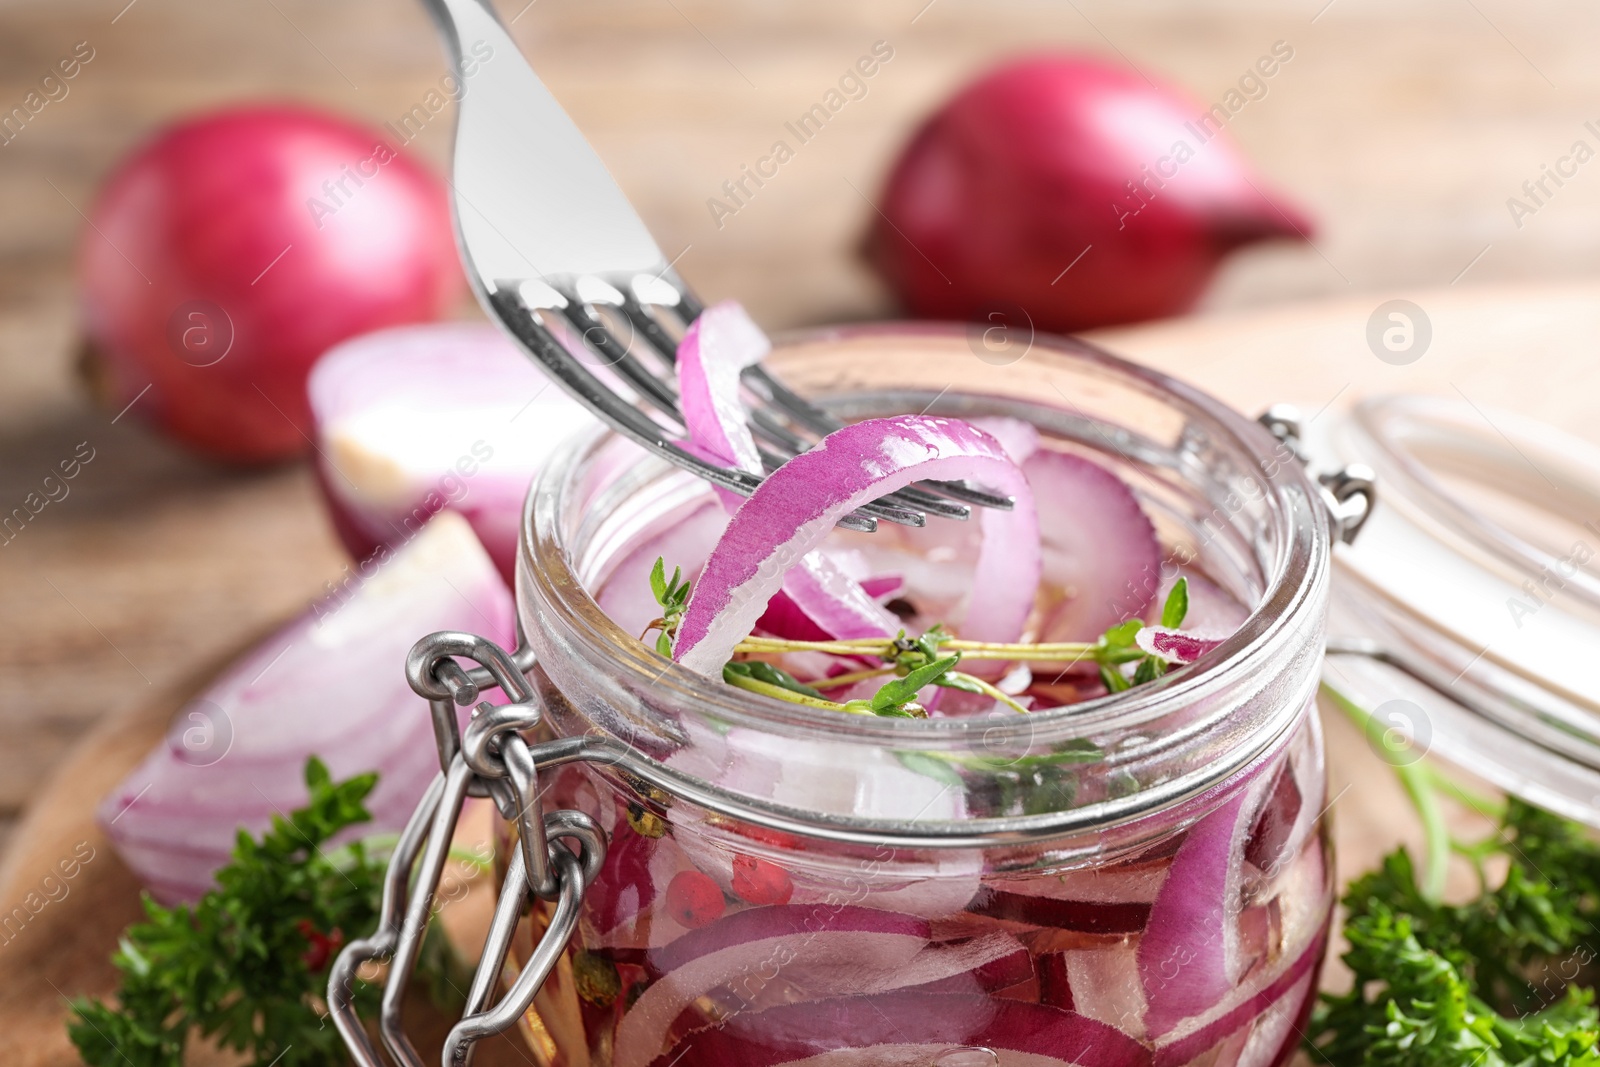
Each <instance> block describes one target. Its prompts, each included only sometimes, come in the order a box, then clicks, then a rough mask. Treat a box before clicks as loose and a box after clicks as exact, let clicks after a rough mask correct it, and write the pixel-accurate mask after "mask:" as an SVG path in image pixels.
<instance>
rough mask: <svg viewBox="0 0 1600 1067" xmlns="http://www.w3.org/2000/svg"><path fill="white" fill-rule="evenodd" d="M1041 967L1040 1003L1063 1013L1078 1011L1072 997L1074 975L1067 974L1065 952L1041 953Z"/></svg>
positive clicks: (1039, 963) (1039, 961) (1039, 960)
mask: <svg viewBox="0 0 1600 1067" xmlns="http://www.w3.org/2000/svg"><path fill="white" fill-rule="evenodd" d="M1038 965H1039V1003H1040V1004H1048V1005H1050V1006H1051V1007H1052V1008H1060V1009H1061V1010H1062V1011H1074V1010H1076V1007H1075V1004H1076V1001H1075V998H1074V997H1073V995H1072V975H1071V974H1069V973H1068V972H1067V954H1066V953H1065V952H1041V953H1040V954H1039V958H1038Z"/></svg>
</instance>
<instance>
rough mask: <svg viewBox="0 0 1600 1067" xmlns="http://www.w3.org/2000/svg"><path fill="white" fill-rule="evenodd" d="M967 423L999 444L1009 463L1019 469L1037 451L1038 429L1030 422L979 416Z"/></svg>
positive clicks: (1001, 416)
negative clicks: (1008, 458)
mask: <svg viewBox="0 0 1600 1067" xmlns="http://www.w3.org/2000/svg"><path fill="white" fill-rule="evenodd" d="M967 421H968V422H970V423H972V425H974V426H976V427H977V428H978V429H980V430H982V431H983V432H984V433H986V434H988V435H989V436H990V437H993V438H994V439H995V440H996V441H999V442H1000V447H1001V448H1004V449H1005V450H1006V455H1008V456H1010V457H1011V462H1013V463H1015V464H1017V465H1018V466H1019V467H1020V466H1021V465H1022V464H1024V463H1026V462H1027V461H1028V457H1029V456H1032V455H1033V454H1034V453H1035V452H1037V451H1039V428H1038V427H1037V426H1035V425H1034V424H1033V423H1031V422H1024V421H1023V420H1022V419H1013V418H1010V417H1009V416H1006V415H980V416H979V417H978V418H975V419H968V420H967Z"/></svg>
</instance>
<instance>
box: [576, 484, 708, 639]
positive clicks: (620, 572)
mask: <svg viewBox="0 0 1600 1067" xmlns="http://www.w3.org/2000/svg"><path fill="white" fill-rule="evenodd" d="M727 528H728V513H727V512H726V511H724V510H723V508H722V505H721V504H720V503H718V502H717V501H715V500H707V499H700V500H697V501H695V502H694V503H692V504H689V505H686V506H684V507H682V508H679V509H676V510H674V511H673V512H672V513H670V514H668V515H664V516H662V519H661V521H660V523H659V524H657V525H652V527H651V532H650V533H649V534H647V535H646V536H644V537H643V538H641V539H640V541H639V543H638V544H637V545H636V546H633V547H631V548H629V549H627V550H626V551H625V553H624V554H623V555H622V558H621V559H620V560H619V561H618V562H617V563H616V564H615V565H614V566H613V567H612V568H611V571H610V573H609V574H608V575H606V577H605V580H604V581H603V582H602V583H601V584H600V591H599V593H597V594H596V595H595V602H596V603H597V604H599V605H600V610H602V611H604V612H605V613H606V615H607V616H609V617H610V619H611V621H613V622H615V623H616V624H617V625H618V626H620V627H621V628H622V629H623V630H625V631H627V632H628V633H630V634H634V635H635V636H637V635H638V634H640V633H642V632H643V631H644V628H645V627H646V626H648V625H649V624H650V623H651V622H652V621H653V620H655V619H656V618H658V617H659V616H660V615H661V605H659V604H657V603H656V600H655V597H654V596H652V595H651V593H650V570H651V568H653V567H654V566H655V563H656V560H658V559H659V560H662V561H663V563H664V564H665V566H666V568H667V577H669V578H670V577H671V576H672V569H673V568H674V567H680V568H682V570H683V578H684V580H685V581H688V582H693V581H695V580H696V579H697V578H699V576H700V569H701V568H702V567H704V566H705V562H706V557H708V556H709V555H711V550H712V549H713V548H714V547H715V546H716V543H717V539H718V538H719V537H721V536H722V531H724V530H726V529H727Z"/></svg>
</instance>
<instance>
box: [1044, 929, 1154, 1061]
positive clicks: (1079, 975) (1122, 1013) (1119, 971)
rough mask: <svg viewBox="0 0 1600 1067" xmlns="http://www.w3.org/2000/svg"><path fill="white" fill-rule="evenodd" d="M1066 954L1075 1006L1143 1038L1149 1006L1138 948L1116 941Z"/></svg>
mask: <svg viewBox="0 0 1600 1067" xmlns="http://www.w3.org/2000/svg"><path fill="white" fill-rule="evenodd" d="M1064 955H1065V957H1066V959H1065V961H1064V963H1065V966H1066V971H1067V981H1068V983H1069V985H1070V987H1071V990H1072V1001H1073V1005H1074V1010H1076V1011H1078V1012H1081V1013H1082V1014H1084V1015H1087V1016H1088V1017H1089V1018H1091V1019H1097V1020H1099V1021H1100V1022H1103V1023H1105V1024H1106V1025H1107V1026H1114V1027H1116V1028H1117V1029H1118V1030H1121V1031H1122V1032H1123V1033H1125V1034H1127V1035H1128V1036H1129V1037H1136V1038H1139V1039H1140V1040H1143V1039H1144V1037H1145V1033H1146V1026H1145V1015H1146V1013H1147V1011H1148V1009H1147V1007H1146V1005H1145V998H1144V989H1143V987H1142V986H1141V984H1140V982H1139V959H1138V953H1137V951H1136V950H1135V949H1134V948H1133V947H1132V946H1130V945H1127V944H1113V945H1099V946H1095V947H1093V948H1085V949H1072V950H1069V951H1067V952H1066V953H1064Z"/></svg>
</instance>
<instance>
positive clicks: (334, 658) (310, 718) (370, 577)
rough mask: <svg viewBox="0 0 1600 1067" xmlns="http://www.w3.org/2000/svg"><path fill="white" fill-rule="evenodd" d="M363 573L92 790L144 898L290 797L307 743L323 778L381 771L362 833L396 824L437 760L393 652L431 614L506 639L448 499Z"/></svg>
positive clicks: (506, 626) (217, 856) (220, 859)
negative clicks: (118, 779)
mask: <svg viewBox="0 0 1600 1067" xmlns="http://www.w3.org/2000/svg"><path fill="white" fill-rule="evenodd" d="M379 561H381V562H379ZM361 573H362V574H363V575H364V576H366V577H365V581H364V582H363V583H362V584H361V585H360V587H359V588H357V589H355V590H354V591H353V592H352V593H351V594H350V595H349V597H348V599H345V600H344V601H342V602H330V601H324V602H322V603H319V604H318V605H316V606H315V607H313V608H312V610H310V611H308V612H307V613H306V614H304V615H302V616H301V617H300V618H298V619H296V620H295V621H294V622H291V623H290V624H289V625H288V626H286V627H285V628H284V629H282V630H280V631H278V632H277V633H276V634H274V635H273V636H271V637H269V638H267V640H266V641H264V642H262V643H261V644H260V645H258V646H257V647H256V648H255V649H253V650H252V651H250V652H249V653H247V654H246V655H245V656H244V657H243V658H242V659H240V660H239V661H238V662H236V663H234V664H233V665H232V666H231V667H229V668H228V669H227V670H226V671H224V672H223V674H222V675H221V677H219V678H218V679H217V680H216V681H215V682H213V683H212V684H211V686H210V687H209V688H208V689H206V690H205V691H204V692H203V693H201V694H200V695H199V696H198V697H196V698H195V699H194V700H192V701H190V702H189V703H188V704H187V705H185V706H184V707H183V708H182V709H180V710H179V712H178V715H177V717H176V718H175V719H174V721H173V724H172V727H171V729H170V730H169V731H168V733H167V736H166V739H165V740H164V741H163V742H162V744H161V745H159V746H158V747H157V748H156V749H155V750H154V751H153V752H151V753H150V754H149V755H148V756H147V757H145V760H144V762H143V763H141V764H139V766H138V767H136V768H135V769H134V770H133V772H132V773H130V774H129V775H128V777H127V778H126V779H124V780H123V782H122V783H121V784H120V785H119V786H117V788H116V789H114V790H112V791H111V792H110V793H109V794H108V795H107V796H106V798H105V800H104V801H102V802H101V805H100V808H99V811H98V813H97V814H98V818H99V822H100V826H101V828H102V829H104V831H105V833H106V836H107V837H108V838H110V839H111V843H112V845H113V846H114V847H115V848H116V850H117V853H118V855H120V856H121V857H122V859H123V861H124V862H125V863H126V864H127V865H128V866H129V867H130V868H132V870H133V872H134V873H135V874H136V875H138V876H139V878H140V880H141V881H142V882H144V884H145V885H146V886H147V887H148V888H149V889H150V891H151V893H152V895H154V896H155V897H156V898H157V899H160V900H162V901H169V902H170V901H180V900H192V899H194V898H196V897H198V896H199V895H200V894H201V893H203V892H204V891H205V890H206V889H208V888H210V886H211V874H212V872H213V871H215V870H216V869H217V868H218V867H220V866H222V865H223V864H224V863H225V862H227V860H228V857H229V855H230V854H231V852H232V850H233V846H234V838H235V835H236V834H237V833H238V832H239V831H240V830H241V829H243V830H248V831H250V832H251V833H252V834H254V833H258V832H260V831H261V830H263V829H265V828H266V827H267V826H268V825H269V824H270V823H271V822H272V818H273V816H274V815H275V814H281V813H285V812H288V811H290V810H292V809H294V808H297V807H300V806H302V805H303V804H304V803H305V800H306V787H305V782H304V780H303V779H302V777H301V775H302V770H303V768H304V766H305V761H306V757H308V756H311V755H316V756H318V757H320V758H321V759H322V760H323V762H324V763H326V764H327V765H328V768H329V770H331V771H332V772H333V775H334V777H335V778H344V777H348V776H350V775H353V774H360V773H363V772H366V771H377V772H379V775H380V777H379V780H378V785H377V788H376V789H374V790H373V792H372V794H371V796H370V797H369V798H368V799H367V810H368V811H370V812H371V813H372V821H371V822H370V823H365V824H363V825H362V826H360V827H359V828H357V831H358V834H359V835H366V834H373V833H382V832H385V831H395V830H399V829H400V828H401V827H402V826H403V825H405V822H406V819H407V818H408V817H409V816H410V814H411V810H412V808H414V807H415V806H416V804H417V801H418V800H419V799H420V798H421V797H422V793H423V791H424V790H425V789H426V788H427V786H428V783H429V782H430V781H431V780H432V779H433V777H434V775H436V774H437V773H438V771H439V761H438V757H437V755H436V752H435V748H434V742H433V730H432V727H431V726H430V724H429V718H428V713H427V707H426V705H425V704H424V703H423V701H422V700H421V699H420V698H419V697H417V695H416V694H415V693H413V692H412V691H411V687H410V686H409V685H407V684H406V680H405V675H404V672H403V671H401V670H400V665H401V664H403V663H404V662H405V658H406V653H407V651H409V649H410V648H411V645H412V643H413V642H414V641H416V639H417V638H418V637H419V636H420V635H422V634H427V633H432V632H434V631H437V630H473V631H476V632H478V633H482V634H484V635H485V636H486V637H488V638H490V639H491V640H493V641H496V642H498V643H501V644H503V645H509V644H510V642H511V639H512V636H513V624H512V618H513V616H512V605H511V594H510V591H509V590H507V589H506V587H505V583H504V582H502V581H501V580H500V575H499V574H498V573H497V572H496V570H495V568H494V565H493V564H492V563H491V562H490V561H489V557H488V555H486V554H485V552H484V550H483V548H482V546H481V545H480V544H479V543H478V540H477V538H475V537H474V536H473V533H472V530H471V529H470V528H469V527H468V525H467V523H466V521H465V520H463V519H462V518H461V517H460V516H459V515H456V514H454V513H453V512H442V513H440V514H438V515H436V516H434V517H433V518H432V519H431V520H429V522H428V524H427V525H426V526H424V527H423V528H422V530H421V532H419V533H418V534H417V535H416V537H415V538H414V539H413V540H412V541H411V543H410V544H408V545H406V546H405V547H404V548H401V549H400V550H398V551H396V552H394V553H392V554H390V553H389V551H388V550H387V549H382V550H380V552H379V554H378V555H377V556H374V557H372V559H371V560H369V561H368V564H367V565H364V566H363V568H362V572H361ZM349 836H356V835H346V837H349Z"/></svg>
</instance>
